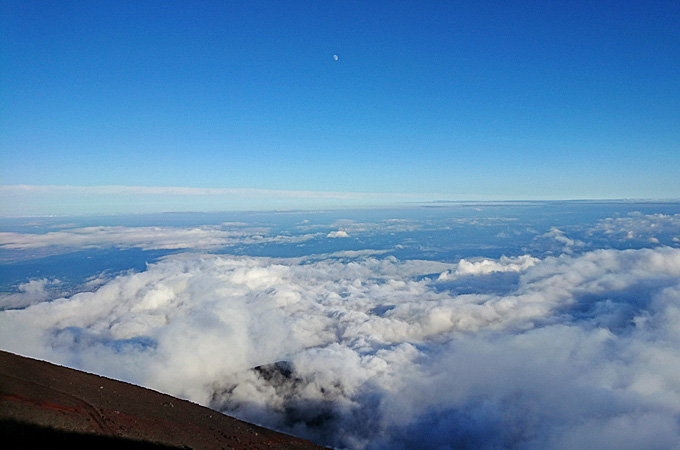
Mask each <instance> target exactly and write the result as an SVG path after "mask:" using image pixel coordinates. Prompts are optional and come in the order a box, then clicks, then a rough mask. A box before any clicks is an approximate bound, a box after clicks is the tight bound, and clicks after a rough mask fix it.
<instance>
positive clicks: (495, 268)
mask: <svg viewBox="0 0 680 450" xmlns="http://www.w3.org/2000/svg"><path fill="white" fill-rule="evenodd" d="M537 262H539V259H538V258H534V257H532V256H530V255H521V256H518V257H516V258H509V257H507V256H502V257H501V259H500V260H499V261H494V260H491V259H483V260H481V261H477V262H470V261H467V260H465V259H461V260H460V262H458V265H456V268H455V269H453V270H448V271H446V272H442V273H441V274H440V275H439V281H446V280H451V279H456V278H458V277H461V276H465V275H488V274H490V273H496V272H523V271H525V270H526V269H528V268H529V267H531V266H533V265H535V264H536V263H537Z"/></svg>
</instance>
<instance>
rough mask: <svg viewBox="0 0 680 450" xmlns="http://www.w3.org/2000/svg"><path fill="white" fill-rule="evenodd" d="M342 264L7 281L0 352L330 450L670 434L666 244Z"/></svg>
mask: <svg viewBox="0 0 680 450" xmlns="http://www.w3.org/2000/svg"><path fill="white" fill-rule="evenodd" d="M557 234H558V235H559V233H557ZM342 256H343V258H342V259H337V258H333V257H328V258H326V259H320V260H319V259H307V260H305V259H272V258H251V257H226V256H216V255H200V254H183V255H178V256H174V257H167V258H165V259H164V260H162V261H160V262H158V263H155V264H151V265H149V266H148V268H147V270H145V271H144V272H140V273H129V274H125V275H121V276H118V277H117V278H115V279H113V280H109V281H107V282H106V283H104V284H103V285H101V286H99V287H97V288H96V290H93V291H91V292H81V293H78V294H75V295H71V296H70V297H65V298H54V297H50V296H49V295H50V294H49V292H50V291H49V289H47V288H48V287H49V286H48V285H47V284H46V282H39V283H37V284H34V285H26V286H25V287H24V289H23V294H25V295H26V296H31V301H29V302H28V303H25V304H32V305H31V306H29V307H27V308H25V309H20V310H6V311H2V312H0V345H1V346H2V348H4V349H7V350H10V351H16V352H19V353H22V354H26V355H31V356H36V357H42V358H46V359H49V360H51V361H55V362H59V363H63V364H67V365H70V366H74V367H79V368H83V369H85V370H88V371H94V372H97V373H100V374H104V375H108V376H112V377H115V378H119V379H124V380H127V381H131V382H134V383H137V384H141V385H145V386H149V387H152V388H155V389H159V390H161V391H164V392H168V393H171V394H174V395H178V396H181V397H184V398H188V399H191V400H193V401H196V402H199V403H202V404H205V405H210V406H212V407H213V408H216V409H220V410H222V411H225V412H227V413H230V414H233V415H236V416H238V417H240V418H243V419H246V420H251V421H255V422H257V423H261V424H263V425H267V426H271V427H275V428H277V429H281V430H285V431H288V432H292V433H295V434H299V435H302V436H305V437H308V438H310V439H314V440H315V441H317V442H321V443H324V444H326V445H331V446H334V447H337V448H357V449H400V448H402V449H407V448H452V449H453V448H479V449H484V448H488V449H491V448H518V449H545V448H552V449H566V448H603V447H610V448H622V449H625V448H630V449H644V448H650V449H651V448H677V447H678V446H679V445H680V426H679V423H680V333H679V332H678V330H679V329H680V250H678V249H672V248H669V247H658V248H655V249H642V250H597V251H592V252H587V253H583V254H581V255H570V254H563V255H561V256H559V257H547V258H545V259H543V260H539V259H537V258H534V257H532V256H530V255H524V256H520V257H517V258H502V259H499V260H477V261H465V260H462V261H460V262H459V263H457V264H445V263H440V262H432V261H421V260H408V261H400V260H397V259H395V258H393V257H385V258H377V257H371V256H368V257H366V256H361V255H360V254H357V255H356V256H357V258H354V259H352V258H349V259H347V258H348V256H350V255H342ZM471 279H474V280H475V281H476V282H475V283H467V281H469V280H471ZM461 280H463V281H465V283H466V284H465V287H466V288H465V292H462V291H461V290H460V283H461V282H463V281H461ZM40 283H42V284H40ZM17 295H18V294H17ZM13 301H15V302H18V303H20V299H19V298H18V297H17V298H14V299H13ZM255 368H257V369H255Z"/></svg>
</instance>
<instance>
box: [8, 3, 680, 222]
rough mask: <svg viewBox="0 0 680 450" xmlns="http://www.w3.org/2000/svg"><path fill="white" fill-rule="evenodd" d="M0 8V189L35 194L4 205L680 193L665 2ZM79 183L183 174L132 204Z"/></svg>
mask: <svg viewBox="0 0 680 450" xmlns="http://www.w3.org/2000/svg"><path fill="white" fill-rule="evenodd" d="M0 17H1V19H0V21H1V24H2V29H1V33H2V34H1V37H0V55H1V58H2V76H1V77H0V103H2V107H1V109H0V114H1V116H0V135H1V136H2V137H1V138H0V162H1V164H0V167H1V169H0V184H1V185H4V186H15V187H12V188H10V189H9V190H8V189H7V188H5V190H3V191H1V193H0V195H2V197H3V198H2V203H6V204H7V203H14V204H22V205H29V206H28V207H27V208H25V210H24V211H21V210H20V209H21V208H19V207H17V208H14V209H13V210H8V209H6V210H4V211H3V213H5V214H21V213H26V214H29V213H30V214H35V213H40V212H43V213H54V212H61V213H87V212H88V211H87V208H89V207H90V206H92V205H95V204H101V203H106V201H104V202H101V201H99V200H101V199H109V200H111V199H114V200H115V201H113V202H112V204H117V205H119V206H120V208H119V209H116V208H113V209H112V212H137V211H138V210H139V211H151V210H159V209H163V208H165V209H167V210H177V209H179V210H181V209H192V208H190V207H189V206H190V205H192V204H194V205H195V204H196V201H195V200H196V198H197V197H200V198H202V199H203V200H202V201H201V202H198V204H199V205H200V206H201V209H206V210H210V209H213V210H214V209H220V208H223V209H229V208H237V207H239V206H238V205H240V204H242V203H246V204H247V206H248V207H249V208H251V209H258V208H259V207H262V208H271V207H286V206H299V204H304V201H300V202H298V203H299V204H298V203H295V202H294V201H292V200H291V199H293V200H301V199H302V200H305V199H309V198H310V195H311V194H310V193H313V192H332V193H338V194H337V195H335V196H331V197H333V198H335V199H336V200H337V199H338V198H339V199H340V200H341V203H343V202H344V203H346V204H349V203H352V202H353V201H354V202H356V203H362V202H363V203H366V202H367V201H368V200H370V201H372V202H377V200H380V199H381V198H382V197H379V196H378V197H379V198H377V200H376V197H370V196H368V197H367V196H365V195H364V194H371V195H375V194H380V195H384V194H388V197H389V198H391V199H394V198H397V197H400V196H401V197H400V198H401V199H406V200H408V199H409V198H410V197H409V196H416V197H417V199H418V200H421V199H431V200H436V199H463V200H465V199H565V198H572V199H575V198H626V197H634V198H678V197H680V182H678V177H677V173H678V168H680V144H679V143H680V83H678V68H679V67H680V27H678V23H680V4H678V3H677V2H656V1H646V2H629V1H616V2H614V1H609V2H596V3H595V4H593V3H592V2H585V1H572V2H512V1H511V2H473V4H469V2H425V3H422V2H401V1H397V2H394V1H390V2H352V1H342V2H336V1H332V2H311V1H309V2H299V1H286V2H210V1H204V2H179V1H162V2H161V1H149V2H141V3H140V2H107V1H102V2H87V1H73V2H49V3H47V2H34V1H21V2H19V1H13V0H12V1H7V2H2V5H1V6H0ZM336 56H337V58H336ZM19 185H26V186H29V187H30V186H57V187H59V188H55V189H56V193H55V191H54V190H52V192H51V193H49V194H46V192H47V191H49V190H50V189H28V188H17V187H16V186H19ZM65 186H69V187H68V188H65ZM93 186H116V187H117V188H116V189H117V192H118V191H120V190H121V189H123V190H124V189H126V188H125V187H136V188H137V189H139V188H147V187H164V188H168V187H186V188H197V190H196V191H192V192H183V193H181V195H179V197H178V196H177V192H176V191H172V190H166V191H162V190H159V191H157V192H155V193H152V194H149V192H147V191H145V192H146V194H149V195H151V197H149V198H145V199H144V200H143V201H140V202H141V203H140V202H137V205H136V207H135V208H129V207H127V210H126V205H128V206H129V203H126V202H127V201H128V200H129V199H128V198H127V197H125V196H123V197H116V198H113V197H111V195H113V194H110V193H109V194H102V190H97V189H98V188H97V189H94V190H92V189H90V187H93ZM73 187H75V188H73ZM80 187H88V188H87V189H90V190H87V189H85V190H82V189H81V190H78V188H80ZM201 189H215V191H210V195H208V196H206V194H205V192H204V191H200V190H201ZM253 190H255V191H253ZM17 191H21V192H20V194H17ZM75 191H77V194H73V192H75ZM272 191H284V193H283V194H281V195H279V196H278V197H277V198H279V200H280V201H278V202H273V203H272V202H271V201H269V202H267V200H271V198H272V195H270V194H271V192H272ZM253 192H256V193H257V195H253ZM342 193H360V194H361V195H354V196H352V195H350V196H343V195H344V194H342ZM106 195H109V197H107V196H106ZM116 195H117V194H116ZM88 196H89V197H88ZM84 197H87V198H89V199H90V200H88V201H85V202H84V201H83V198H84ZM213 197H214V198H213ZM275 197H276V196H275ZM311 197H314V198H315V202H316V203H318V204H320V205H321V204H323V203H324V201H325V200H327V199H328V196H324V195H316V196H315V195H311ZM357 197H358V198H359V200H360V201H357ZM367 198H368V200H367ZM116 199H117V200H116ZM228 199H230V200H228ZM234 199H238V201H235V200H234ZM239 202H240V203H239ZM69 205H70V206H69ZM74 205H75V206H74ZM83 205H85V206H83ZM87 205H90V206H87ZM150 205H154V206H153V207H151V206H150ZM315 206H316V205H315ZM97 212H100V211H97Z"/></svg>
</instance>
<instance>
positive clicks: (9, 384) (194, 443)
mask: <svg viewBox="0 0 680 450" xmlns="http://www.w3.org/2000/svg"><path fill="white" fill-rule="evenodd" d="M0 431H1V432H2V434H3V435H4V437H5V438H4V439H2V441H3V446H6V445H7V444H8V443H10V442H16V444H15V445H16V447H19V446H21V447H22V448H27V447H26V445H27V444H41V443H50V444H57V443H64V444H66V445H69V446H71V447H78V448H85V447H87V448H93V446H97V447H101V446H105V447H109V448H112V447H117V448H120V447H126V448H127V447H130V448H164V446H165V448H167V446H169V447H179V448H192V449H234V450H241V449H272V450H276V449H281V450H284V449H302V450H304V449H310V450H311V449H321V448H323V447H320V446H317V445H315V444H312V443H311V442H309V441H305V440H302V439H298V438H295V437H292V436H288V435H285V434H281V433H277V432H274V431H271V430H267V429H265V428H261V427H258V426H255V425H251V424H249V423H246V422H242V421H240V420H236V419H234V418H231V417H228V416H225V415H223V414H220V413H218V412H216V411H213V410H211V409H208V408H205V407H202V406H199V405H197V404H195V403H191V402H187V401H185V400H180V399H177V398H175V397H171V396H169V395H164V394H161V393H158V392H155V391H152V390H149V389H144V388H141V387H138V386H134V385H131V384H128V383H123V382H120V381H115V380H111V379H108V378H104V377H100V376H97V375H92V374H88V373H84V372H80V371H77V370H73V369H68V368H65V367H61V366H56V365H54V364H50V363H47V362H44V361H38V360H34V359H29V358H25V357H22V356H17V355H14V354H11V353H7V352H3V351H0ZM11 437H18V438H19V441H17V440H16V439H13V440H10V439H8V438H11ZM6 448H7V447H6Z"/></svg>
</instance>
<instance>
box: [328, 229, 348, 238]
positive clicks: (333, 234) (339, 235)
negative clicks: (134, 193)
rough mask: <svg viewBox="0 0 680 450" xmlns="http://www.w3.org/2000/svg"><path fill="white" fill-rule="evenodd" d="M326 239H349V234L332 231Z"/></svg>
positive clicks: (341, 231)
mask: <svg viewBox="0 0 680 450" xmlns="http://www.w3.org/2000/svg"><path fill="white" fill-rule="evenodd" d="M326 237H329V238H348V237H349V234H347V232H346V231H343V230H337V231H331V232H330V233H328V235H327V236H326Z"/></svg>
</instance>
